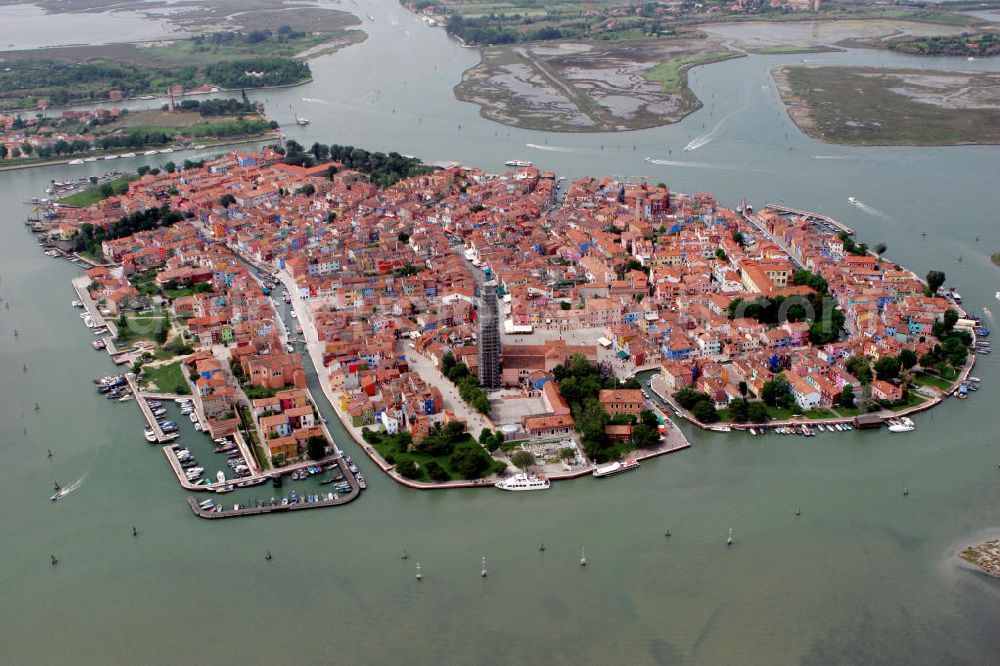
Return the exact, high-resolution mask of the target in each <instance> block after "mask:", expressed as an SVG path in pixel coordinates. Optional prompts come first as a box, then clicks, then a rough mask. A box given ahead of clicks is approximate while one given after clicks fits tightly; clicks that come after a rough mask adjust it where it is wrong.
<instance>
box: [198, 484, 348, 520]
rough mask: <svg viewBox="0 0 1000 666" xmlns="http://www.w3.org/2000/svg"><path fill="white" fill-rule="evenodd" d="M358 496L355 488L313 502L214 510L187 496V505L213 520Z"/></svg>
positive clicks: (343, 501) (335, 502)
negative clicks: (345, 492)
mask: <svg viewBox="0 0 1000 666" xmlns="http://www.w3.org/2000/svg"><path fill="white" fill-rule="evenodd" d="M357 496H358V492H357V490H354V491H352V492H350V493H349V494H347V495H336V494H335V497H334V499H322V500H317V501H315V502H298V503H297V504H291V503H289V504H281V503H278V504H273V505H272V504H270V503H262V504H261V506H256V505H254V506H247V507H243V506H242V505H241V506H240V508H238V509H225V510H223V511H215V510H214V508H213V509H209V510H207V511H206V510H205V509H202V508H201V507H200V506H199V505H198V500H196V499H195V498H194V497H188V498H187V502H188V506H190V507H191V511H193V512H194V515H196V516H198V517H199V518H205V519H207V520H214V519H220V518H238V517H240V516H260V515H263V514H265V513H285V512H289V511H300V510H302V509H320V508H322V507H325V506H340V505H342V504H347V503H348V502H353V501H354V500H355V499H356V498H357Z"/></svg>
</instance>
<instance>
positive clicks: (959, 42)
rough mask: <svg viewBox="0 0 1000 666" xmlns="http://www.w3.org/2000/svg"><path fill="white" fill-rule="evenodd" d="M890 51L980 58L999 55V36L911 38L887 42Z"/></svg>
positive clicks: (987, 34)
mask: <svg viewBox="0 0 1000 666" xmlns="http://www.w3.org/2000/svg"><path fill="white" fill-rule="evenodd" d="M887 44H888V46H889V48H890V49H892V50H894V51H901V52H902V53H910V54H914V55H931V56H963V57H965V56H980V57H988V56H993V55H1000V35H996V34H993V33H989V32H985V33H984V32H980V33H971V32H964V33H962V34H961V35H946V36H941V37H912V38H900V39H893V40H889V41H888V42H887Z"/></svg>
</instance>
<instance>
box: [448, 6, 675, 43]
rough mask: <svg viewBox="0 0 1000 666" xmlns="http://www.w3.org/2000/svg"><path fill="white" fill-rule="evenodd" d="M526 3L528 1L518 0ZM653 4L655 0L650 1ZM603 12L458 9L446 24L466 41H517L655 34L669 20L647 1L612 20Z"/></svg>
mask: <svg viewBox="0 0 1000 666" xmlns="http://www.w3.org/2000/svg"><path fill="white" fill-rule="evenodd" d="M518 4H525V3H518ZM647 5H653V6H654V7H655V3H647ZM605 18H606V17H604V16H601V15H594V16H584V15H583V14H582V13H578V12H572V13H570V12H565V11H564V12H555V11H549V12H548V13H546V14H545V15H542V16H533V15H530V14H524V15H522V14H501V13H496V12H494V13H490V14H483V15H481V16H463V15H462V14H460V13H458V12H455V13H453V14H451V15H450V16H449V17H448V22H447V23H446V24H445V27H446V29H447V30H448V32H449V33H450V34H452V35H454V36H455V37H459V38H460V39H462V41H464V42H466V43H467V44H514V43H517V42H539V41H548V40H553V39H576V38H582V37H589V38H594V39H621V38H622V33H631V32H632V31H634V30H639V31H641V32H642V33H644V34H648V35H656V34H659V33H661V32H663V31H664V30H665V29H666V28H667V24H666V23H665V22H664V21H663V20H662V19H661V18H660V16H659V15H657V14H655V12H653V11H651V10H647V9H646V5H642V6H639V7H636V8H635V13H634V14H631V15H629V16H627V17H619V18H618V19H617V20H616V21H615V22H614V23H613V24H611V23H608V22H607V21H606V20H605Z"/></svg>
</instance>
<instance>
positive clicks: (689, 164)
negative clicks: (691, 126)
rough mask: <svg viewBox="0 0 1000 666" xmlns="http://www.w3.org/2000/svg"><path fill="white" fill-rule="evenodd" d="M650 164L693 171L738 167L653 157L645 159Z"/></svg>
mask: <svg viewBox="0 0 1000 666" xmlns="http://www.w3.org/2000/svg"><path fill="white" fill-rule="evenodd" d="M645 160H646V161H647V162H649V163H650V164H659V165H661V166H672V167H690V168H692V169H724V170H732V169H735V168H736V167H731V166H726V165H724V164H710V163H708V162H681V161H679V160H657V159H654V158H652V157H647V158H645Z"/></svg>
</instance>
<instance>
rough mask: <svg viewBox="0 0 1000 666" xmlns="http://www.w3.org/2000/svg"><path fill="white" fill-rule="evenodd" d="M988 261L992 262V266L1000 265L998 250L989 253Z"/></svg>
mask: <svg viewBox="0 0 1000 666" xmlns="http://www.w3.org/2000/svg"><path fill="white" fill-rule="evenodd" d="M990 261H992V262H993V265H994V266H1000V252H994V253H993V254H991V255H990Z"/></svg>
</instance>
